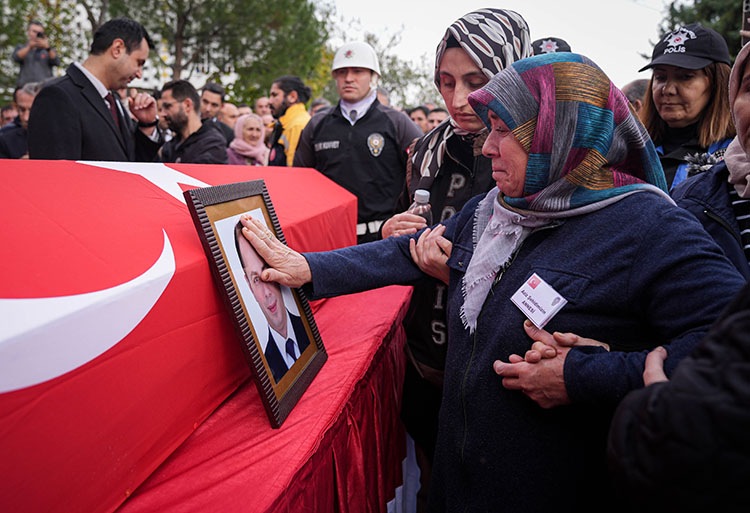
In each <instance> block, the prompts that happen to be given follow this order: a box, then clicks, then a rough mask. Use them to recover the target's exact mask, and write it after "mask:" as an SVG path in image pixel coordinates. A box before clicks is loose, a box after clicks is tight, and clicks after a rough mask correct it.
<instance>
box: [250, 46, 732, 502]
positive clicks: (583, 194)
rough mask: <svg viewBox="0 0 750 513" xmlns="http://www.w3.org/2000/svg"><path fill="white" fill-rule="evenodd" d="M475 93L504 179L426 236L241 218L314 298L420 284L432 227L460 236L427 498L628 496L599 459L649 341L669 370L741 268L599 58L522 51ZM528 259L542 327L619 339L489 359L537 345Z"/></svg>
mask: <svg viewBox="0 0 750 513" xmlns="http://www.w3.org/2000/svg"><path fill="white" fill-rule="evenodd" d="M470 102H471V103H472V106H473V107H474V109H475V111H476V112H477V114H479V116H480V117H481V118H482V119H483V120H484V122H485V123H486V124H487V126H488V128H489V129H490V134H489V136H488V138H487V141H486V142H485V144H484V147H483V152H484V154H485V155H486V156H488V157H490V158H491V159H492V169H493V178H494V179H495V182H496V184H497V188H495V189H493V190H492V191H490V193H488V194H487V195H481V196H478V197H476V198H474V199H473V200H471V201H469V202H468V203H467V204H466V206H465V207H464V208H463V210H461V212H459V213H458V214H457V215H456V216H454V217H452V218H450V219H449V220H447V221H446V222H445V224H444V225H441V226H439V227H437V228H436V229H435V230H434V231H432V233H431V234H427V235H425V234H424V233H420V234H416V235H410V236H403V237H395V238H389V239H386V240H382V241H378V242H376V243H373V244H366V245H361V246H357V247H351V248H346V249H342V250H337V251H333V252H328V253H311V254H305V255H304V256H302V255H299V254H297V253H295V252H293V251H291V250H290V249H288V248H287V247H285V246H283V245H282V244H280V243H279V242H278V241H277V240H275V239H273V238H272V236H271V235H270V232H269V231H268V229H267V228H265V227H263V226H262V225H259V224H256V223H254V222H253V221H251V220H245V221H243V223H244V224H245V226H246V228H245V230H244V234H245V236H246V237H247V238H248V240H250V242H251V243H252V244H253V245H254V246H255V247H256V249H257V250H258V252H259V253H260V254H261V256H262V257H263V258H264V259H266V261H267V262H268V264H269V266H270V267H269V268H268V269H266V270H265V271H264V272H263V275H262V279H264V280H271V281H279V282H281V283H283V284H285V285H288V286H295V287H297V286H301V285H303V284H306V285H305V286H306V288H307V291H308V293H309V294H311V296H312V297H329V296H335V295H340V294H346V293H352V292H357V291H361V290H366V289H371V288H375V287H381V286H384V285H390V284H395V283H400V284H414V283H418V282H419V281H420V280H421V279H424V277H425V274H424V273H423V271H422V270H420V267H419V266H418V265H417V264H416V263H415V261H414V259H416V260H417V261H419V262H420V263H423V264H424V258H423V257H424V256H425V254H426V253H429V252H430V251H432V249H434V248H435V247H437V246H436V245H432V246H428V245H427V242H429V240H433V239H434V238H436V237H438V236H442V237H444V238H445V239H446V240H447V241H450V242H451V243H452V250H451V252H450V257H448V258H447V260H446V263H447V266H448V269H449V276H448V283H449V286H448V293H447V306H446V308H447V313H448V355H447V361H446V370H445V384H444V388H443V404H442V407H441V411H440V426H439V433H438V443H437V449H436V453H435V466H434V468H433V481H432V485H431V488H430V492H431V495H430V511H525V512H531V511H558V512H563V511H594V510H596V511H601V510H602V509H606V510H612V509H616V506H617V505H616V504H614V505H613V504H612V501H611V487H610V486H609V483H608V478H607V472H606V458H605V442H606V434H607V427H608V423H609V421H610V418H611V413H612V411H613V409H614V407H615V406H616V404H617V402H618V401H619V400H620V399H621V398H622V397H623V396H624V395H625V394H626V393H627V392H628V391H630V390H632V389H635V388H638V387H641V386H643V380H642V377H641V375H642V372H643V364H644V360H645V357H646V354H647V352H648V350H649V349H653V348H654V347H657V346H659V345H662V346H665V347H666V348H667V351H668V352H669V355H670V356H669V358H668V359H667V361H666V371H667V373H668V374H669V373H671V372H672V370H673V369H674V367H675V366H676V363H677V362H678V361H679V359H680V358H682V357H683V356H685V355H686V354H687V353H689V352H690V350H691V349H692V348H693V346H694V345H695V344H696V342H697V341H698V340H699V339H700V337H701V336H702V335H703V334H704V333H705V332H706V330H707V328H708V326H709V325H710V324H711V322H712V321H713V320H714V319H715V318H716V317H717V316H718V314H719V312H720V310H721V308H722V307H723V306H724V305H725V304H726V302H727V301H728V299H729V298H730V297H731V296H732V295H733V294H734V293H735V292H736V291H737V290H739V288H740V286H741V285H742V279H741V277H740V276H739V275H738V274H737V272H736V270H735V269H734V268H733V267H732V265H731V264H730V263H729V262H728V261H727V260H726V258H724V257H723V255H722V254H721V251H720V250H719V248H718V247H717V246H716V245H715V244H714V243H713V241H711V239H710V238H709V237H708V236H707V235H706V234H705V232H704V231H703V230H702V228H701V227H700V225H699V224H698V223H697V222H696V221H695V220H694V219H693V218H692V216H690V215H689V214H688V213H687V212H685V211H683V210H681V209H679V208H678V207H676V206H675V205H674V203H673V202H672V201H671V199H670V198H669V196H668V195H667V193H666V192H665V189H666V183H665V180H664V176H663V173H662V171H661V167H660V166H659V162H658V156H657V154H656V151H655V149H654V147H653V144H652V143H651V141H650V139H649V137H648V135H647V134H646V132H645V129H644V128H643V126H642V125H641V124H640V123H639V122H638V121H637V120H636V118H635V117H634V116H633V115H632V114H631V112H630V110H629V109H628V103H627V100H626V99H625V96H624V95H623V94H622V93H621V92H620V91H619V90H618V89H617V88H616V87H614V86H613V85H612V83H611V82H610V81H609V79H608V78H607V77H606V76H605V75H604V73H602V72H601V70H599V68H598V67H596V65H594V64H593V63H592V62H591V61H590V60H588V59H587V58H585V57H583V56H580V55H576V54H570V53H555V54H549V55H544V56H537V57H532V58H529V59H524V60H522V61H518V62H516V63H514V64H513V65H512V66H511V67H509V68H507V69H505V70H503V71H501V72H500V73H498V74H497V75H496V76H495V77H494V78H493V79H492V80H491V81H490V82H489V83H488V84H487V85H486V86H485V87H484V88H482V89H481V90H479V91H476V92H474V93H472V95H471V96H470ZM425 232H426V230H425ZM420 237H421V238H422V239H421V241H420ZM431 248H432V249H431ZM533 275H536V276H537V277H538V278H539V279H540V280H543V281H544V282H545V283H546V284H548V285H549V286H551V287H552V288H553V289H554V291H556V293H557V294H558V295H559V296H560V297H561V298H564V299H565V301H566V303H565V304H564V306H563V307H562V308H561V309H560V310H559V311H558V312H557V314H556V315H554V316H553V317H552V318H551V319H550V320H549V322H548V324H547V325H546V329H548V330H549V331H551V332H555V331H556V332H574V333H583V334H585V335H587V336H589V337H592V338H595V339H598V340H602V341H605V342H606V343H607V344H609V348H610V351H607V350H606V349H605V348H603V347H591V346H582V347H572V348H570V347H561V348H560V349H559V354H558V355H556V356H555V357H553V358H549V359H545V360H543V361H541V362H539V363H537V364H530V363H526V362H519V363H518V365H519V367H513V368H514V369H515V368H522V369H523V372H522V373H521V374H520V375H519V376H518V377H517V378H507V377H506V378H505V379H506V380H510V381H512V380H513V379H517V380H519V382H523V387H522V388H523V391H519V390H515V389H513V387H508V388H506V387H504V386H503V379H504V378H503V377H502V376H500V375H498V374H497V373H496V372H495V370H494V365H495V364H496V362H498V361H500V362H506V361H508V360H512V361H517V360H515V359H513V358H512V355H523V354H524V353H525V352H526V351H527V350H529V349H530V348H531V345H532V343H533V340H532V338H530V336H529V333H533V331H532V330H531V328H528V327H525V324H524V321H525V319H526V316H525V314H524V313H523V312H522V311H521V310H520V309H519V307H517V306H516V304H515V303H514V302H513V301H511V297H512V296H514V294H516V292H518V291H519V289H521V288H522V287H526V286H529V284H536V283H538V281H536V280H535V279H532V278H533V277H534V276H533ZM533 286H536V285H533ZM532 288H533V287H532ZM558 304H559V301H558ZM527 330H528V333H527ZM546 391H549V392H550V393H551V394H552V396H553V397H554V399H553V400H551V401H550V402H548V403H547V402H544V401H540V402H544V407H542V406H540V404H538V403H537V402H535V401H534V400H531V399H530V398H529V397H527V395H525V394H524V393H523V392H526V393H527V394H528V395H530V396H537V397H544V396H545V393H546ZM537 394H538V395H537Z"/></svg>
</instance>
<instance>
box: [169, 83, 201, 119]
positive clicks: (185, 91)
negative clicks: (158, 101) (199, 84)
mask: <svg viewBox="0 0 750 513" xmlns="http://www.w3.org/2000/svg"><path fill="white" fill-rule="evenodd" d="M164 91H172V97H173V98H174V99H175V100H177V101H178V102H181V101H182V100H184V99H185V98H190V100H191V101H192V102H193V110H194V111H195V112H196V114H198V113H200V108H201V105H200V104H201V98H200V96H198V91H197V90H196V89H195V87H193V84H191V83H190V82H188V81H187V80H172V81H171V82H167V83H166V84H164V87H162V88H161V92H162V93H164Z"/></svg>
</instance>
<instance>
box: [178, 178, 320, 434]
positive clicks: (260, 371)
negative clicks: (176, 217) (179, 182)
mask: <svg viewBox="0 0 750 513" xmlns="http://www.w3.org/2000/svg"><path fill="white" fill-rule="evenodd" d="M184 195H185V199H186V200H187V204H188V209H189V210H190V214H191V216H192V218H193V222H194V223H195V227H196V230H197V231H198V235H199V237H200V240H201V243H202V244H203V249H204V250H205V252H206V256H207V257H208V262H209V265H210V267H211V272H212V274H213V276H214V279H215V280H216V283H217V286H218V287H219V291H220V293H221V296H222V299H223V300H224V303H225V305H226V307H227V309H228V311H229V315H230V317H231V318H232V322H233V324H234V328H235V331H236V332H237V335H238V337H239V340H240V343H241V346H242V349H243V352H244V355H245V358H246V360H247V363H248V365H249V366H250V368H251V370H252V375H253V379H254V380H255V384H256V386H257V387H258V392H259V393H260V396H261V398H262V400H263V405H264V406H265V409H266V412H267V413H268V418H269V420H270V422H271V425H272V426H273V427H274V428H278V427H280V426H281V424H282V423H283V422H284V419H286V417H287V416H288V415H289V413H290V412H291V411H292V408H293V407H294V405H295V404H296V403H297V401H298V400H299V398H300V397H301V396H302V394H303V393H304V391H305V390H306V389H307V387H308V386H309V384H310V382H311V381H312V380H313V378H314V377H315V375H316V374H317V373H318V371H319V370H320V368H321V367H322V366H323V364H324V363H325V361H326V360H327V358H328V355H327V353H326V351H325V347H324V346H323V341H322V340H321V338H320V333H319V332H318V327H317V325H316V324H315V319H314V317H313V314H312V310H311V309H310V305H309V303H308V301H307V298H306V297H305V294H304V292H302V290H300V289H291V288H289V287H285V286H283V285H279V284H278V283H273V282H264V281H263V280H261V279H260V273H261V271H262V270H263V269H264V268H265V266H266V263H265V262H264V261H263V259H262V258H261V257H260V255H258V253H257V252H256V251H255V249H254V248H253V247H252V245H251V244H250V242H249V241H248V240H247V239H246V238H245V237H244V235H243V234H242V224H241V223H240V217H241V216H242V215H245V214H247V215H250V216H251V217H253V218H254V219H257V220H259V221H260V222H262V223H263V224H265V225H266V227H268V228H269V229H270V230H271V231H272V232H273V233H274V235H275V236H276V238H277V239H278V240H279V241H281V242H283V243H284V244H286V239H285V238H284V234H283V233H282V231H281V227H280V225H279V221H278V218H277V217H276V213H275V211H274V209H273V205H272V204H271V199H270V197H269V195H268V191H267V190H266V186H265V183H264V182H263V180H255V181H251V182H243V183H235V184H228V185H219V186H216V187H206V188H203V189H192V190H189V191H185V193H184Z"/></svg>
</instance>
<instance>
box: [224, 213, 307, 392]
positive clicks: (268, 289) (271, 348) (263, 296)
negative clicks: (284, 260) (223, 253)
mask: <svg viewBox="0 0 750 513" xmlns="http://www.w3.org/2000/svg"><path fill="white" fill-rule="evenodd" d="M234 245H235V248H236V249H237V254H238V255H239V257H240V263H241V264H242V268H243V270H244V272H245V280H247V284H248V285H249V286H250V291H251V292H252V293H253V297H254V298H255V300H256V301H257V302H258V305H259V306H260V309H261V311H262V312H263V315H264V317H265V318H266V321H267V323H268V342H267V343H266V348H265V349H264V351H263V354H264V356H265V357H266V362H267V363H268V367H269V368H270V369H271V374H272V375H273V379H274V381H275V382H276V383H278V382H279V381H281V378H283V377H284V374H286V371H288V370H289V369H290V368H291V367H292V365H294V362H295V361H296V360H297V359H298V358H299V357H300V355H301V354H302V353H303V352H304V351H305V349H307V346H309V345H310V339H309V338H308V337H307V332H306V331H305V325H304V324H303V323H302V319H301V318H300V317H299V316H297V315H294V314H293V313H291V312H290V311H289V310H287V308H286V305H285V304H284V296H283V295H282V293H281V286H280V285H279V284H278V283H274V282H265V281H263V280H261V278H260V273H261V272H263V269H265V268H266V267H268V266H267V264H266V262H265V261H263V259H261V258H260V256H259V255H258V253H256V252H255V249H254V248H253V247H252V245H251V244H250V243H249V242H248V241H247V239H246V238H245V237H244V236H243V235H242V223H241V222H238V223H237V225H236V226H235V228H234ZM254 328H255V332H256V333H258V332H260V331H261V330H262V327H261V326H254Z"/></svg>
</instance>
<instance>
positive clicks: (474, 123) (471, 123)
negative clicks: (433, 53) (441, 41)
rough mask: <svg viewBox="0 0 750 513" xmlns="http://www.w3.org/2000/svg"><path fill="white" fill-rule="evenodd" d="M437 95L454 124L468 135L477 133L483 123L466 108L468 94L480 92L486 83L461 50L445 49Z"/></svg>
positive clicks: (480, 72) (481, 74) (439, 73)
mask: <svg viewBox="0 0 750 513" xmlns="http://www.w3.org/2000/svg"><path fill="white" fill-rule="evenodd" d="M438 76H439V77H440V94H441V95H442V96H443V100H445V106H446V107H447V108H448V112H449V113H450V115H451V117H452V118H453V120H454V121H455V122H456V123H458V126H460V127H461V128H463V129H464V130H468V131H469V132H479V131H480V130H481V129H482V128H484V123H482V120H481V119H479V116H477V115H476V113H475V112H474V109H472V108H471V105H469V93H472V92H473V91H476V90H477V89H479V88H481V87H482V86H483V85H485V84H486V83H487V82H489V79H488V78H487V77H486V76H485V74H484V73H482V70H480V69H479V67H478V66H477V65H476V64H475V63H474V61H472V60H471V58H470V57H469V54H467V53H466V52H465V51H464V50H462V49H461V48H448V49H447V50H446V51H445V53H444V54H443V59H442V60H441V61H440V69H439V70H438Z"/></svg>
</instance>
